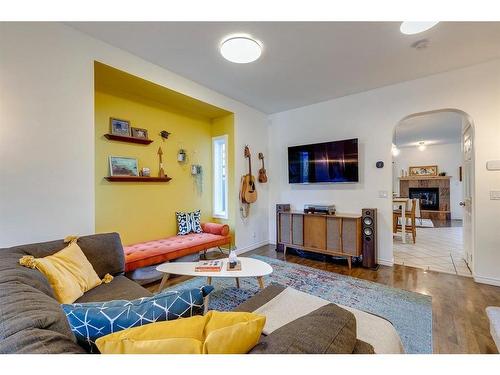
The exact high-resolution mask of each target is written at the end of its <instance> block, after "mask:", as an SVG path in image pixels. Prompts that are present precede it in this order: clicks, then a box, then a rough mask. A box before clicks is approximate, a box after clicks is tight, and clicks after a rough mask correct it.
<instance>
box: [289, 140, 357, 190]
mask: <svg viewBox="0 0 500 375" xmlns="http://www.w3.org/2000/svg"><path fill="white" fill-rule="evenodd" d="M288 181H289V183H291V184H310V183H321V182H323V183H324V182H330V183H335V182H358V139H357V138H355V139H347V140H344V141H335V142H324V143H315V144H311V145H303V146H293V147H288Z"/></svg>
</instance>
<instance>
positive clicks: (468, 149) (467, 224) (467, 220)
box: [460, 125, 474, 270]
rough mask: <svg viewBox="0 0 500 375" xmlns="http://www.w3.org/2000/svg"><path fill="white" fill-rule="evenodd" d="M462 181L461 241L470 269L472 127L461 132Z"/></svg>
mask: <svg viewBox="0 0 500 375" xmlns="http://www.w3.org/2000/svg"><path fill="white" fill-rule="evenodd" d="M462 154H463V155H462V156H463V163H462V182H463V189H462V190H463V197H462V201H461V202H460V205H461V206H462V209H463V242H464V259H465V262H466V263H467V265H468V266H469V268H470V269H471V270H472V264H473V258H472V254H473V247H474V243H473V238H474V237H473V236H474V233H473V230H474V227H473V225H472V219H473V218H472V205H473V203H474V202H473V200H472V197H473V194H474V139H473V134H472V127H471V126H470V125H469V126H467V127H466V129H465V130H464V132H463V134H462Z"/></svg>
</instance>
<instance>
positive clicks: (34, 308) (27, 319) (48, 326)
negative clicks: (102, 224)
mask: <svg viewBox="0 0 500 375" xmlns="http://www.w3.org/2000/svg"><path fill="white" fill-rule="evenodd" d="M78 245H79V246H80V247H81V249H82V251H83V252H84V253H85V255H86V257H87V259H88V260H89V261H90V263H91V264H92V266H93V267H94V269H95V271H96V272H97V274H98V275H99V277H101V278H102V277H104V275H105V274H106V273H109V274H111V275H113V276H114V279H113V281H111V283H109V284H102V285H100V286H98V287H96V288H94V289H92V290H90V291H89V292H87V293H85V294H84V295H83V296H82V297H81V298H80V299H79V300H78V301H77V302H98V301H108V300H112V299H135V298H139V297H145V296H150V295H151V293H150V292H149V291H148V290H147V289H145V288H143V287H141V286H140V285H139V284H137V283H135V282H133V281H131V280H129V279H128V278H126V277H125V276H123V272H124V265H125V261H124V255H123V248H122V243H121V241H120V236H119V235H118V234H117V233H107V234H96V235H91V236H85V237H80V238H79V239H78ZM64 247H66V244H65V243H64V241H63V240H59V241H51V242H44V243H37V244H29V245H21V246H15V247H11V248H7V249H0V353H85V350H84V349H83V348H81V347H80V346H79V345H78V344H77V343H76V339H75V336H74V335H73V333H72V332H71V329H70V327H69V324H68V321H67V319H66V316H65V315H64V313H63V311H62V309H61V307H60V305H59V303H58V302H57V301H56V299H55V298H54V294H53V292H52V288H51V287H50V285H49V283H48V281H47V279H46V278H45V276H43V274H42V273H41V272H39V271H38V270H33V269H30V268H26V267H23V266H21V265H19V259H20V258H21V257H22V256H24V255H33V256H34V257H37V258H38V257H44V256H47V255H50V254H53V253H55V252H57V251H59V250H61V249H63V248H64Z"/></svg>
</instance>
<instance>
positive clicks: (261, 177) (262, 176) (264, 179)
mask: <svg viewBox="0 0 500 375" xmlns="http://www.w3.org/2000/svg"><path fill="white" fill-rule="evenodd" d="M259 160H260V161H262V168H261V169H259V182H260V183H261V184H265V183H266V182H267V174H266V167H265V166H264V154H263V153H262V152H259Z"/></svg>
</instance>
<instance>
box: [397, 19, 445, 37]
mask: <svg viewBox="0 0 500 375" xmlns="http://www.w3.org/2000/svg"><path fill="white" fill-rule="evenodd" d="M438 23H439V21H429V22H410V21H405V22H402V23H401V26H400V28H399V30H401V32H402V33H403V34H406V35H413V34H418V33H422V32H424V31H426V30H429V29H430V28H432V27H434V26H436V25H437V24H438Z"/></svg>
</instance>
